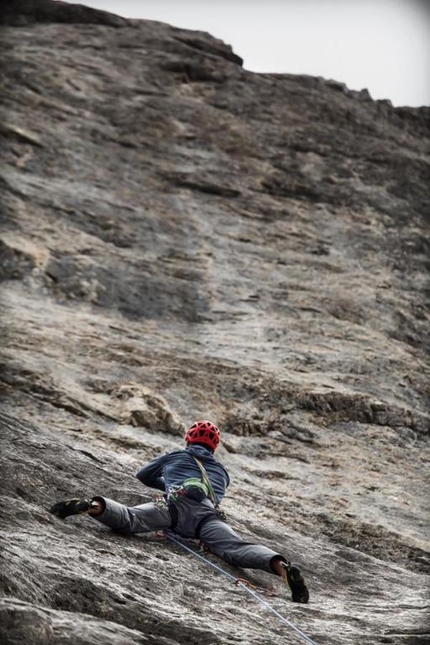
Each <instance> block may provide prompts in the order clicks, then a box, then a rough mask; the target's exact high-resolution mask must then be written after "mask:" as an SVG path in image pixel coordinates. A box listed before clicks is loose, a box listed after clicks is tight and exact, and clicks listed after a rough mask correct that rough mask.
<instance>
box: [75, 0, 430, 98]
mask: <svg viewBox="0 0 430 645" xmlns="http://www.w3.org/2000/svg"><path fill="white" fill-rule="evenodd" d="M68 1H70V0H68ZM79 4H85V5H87V6H90V7H95V8H97V9H104V10H106V11H110V12H112V13H116V14H118V15H121V16H125V17H127V18H142V19H147V20H159V21H161V22H166V23H168V24H170V25H174V26H176V27H184V28H186V29H194V30H199V31H207V32H209V33H210V34H212V35H213V36H215V37H216V38H220V39H221V40H223V41H224V42H226V43H228V44H230V45H232V47H233V50H234V52H235V53H236V54H238V55H239V56H241V57H242V58H243V59H244V68H245V69H248V70H251V71H254V72H278V73H288V74H310V75H312V76H322V77H324V78H326V79H334V80H336V81H340V82H343V83H346V85H347V86H348V87H349V88H350V89H354V90H361V89H363V88H367V89H368V90H369V92H370V94H371V95H372V98H374V99H390V100H391V101H392V102H393V105H395V106H400V105H408V106H415V107H416V106H421V105H430V0H120V1H115V0H81V2H80V3H79Z"/></svg>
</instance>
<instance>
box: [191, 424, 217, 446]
mask: <svg viewBox="0 0 430 645" xmlns="http://www.w3.org/2000/svg"><path fill="white" fill-rule="evenodd" d="M185 441H187V442H188V443H203V444H205V446H208V447H209V448H210V449H211V450H216V449H217V448H218V445H219V441H220V432H219V430H218V428H217V427H216V425H214V424H213V423H211V422H210V421H196V422H195V423H193V425H192V426H191V428H190V429H189V430H187V434H186V435H185Z"/></svg>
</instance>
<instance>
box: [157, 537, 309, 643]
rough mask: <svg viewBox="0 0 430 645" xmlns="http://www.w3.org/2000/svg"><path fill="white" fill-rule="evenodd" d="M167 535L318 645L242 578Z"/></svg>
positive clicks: (307, 640)
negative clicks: (236, 576)
mask: <svg viewBox="0 0 430 645" xmlns="http://www.w3.org/2000/svg"><path fill="white" fill-rule="evenodd" d="M165 535H166V537H167V539H168V540H170V541H171V542H174V543H175V544H178V545H179V546H180V547H182V548H183V549H185V551H188V552H189V553H192V554H193V555H195V556H196V558H199V559H200V560H202V561H203V562H205V563H206V564H209V565H210V566H211V567H213V568H214V569H216V570H217V571H219V572H220V573H222V574H223V575H225V576H227V578H230V579H231V580H234V582H235V584H236V585H237V586H238V587H243V588H244V589H245V591H247V592H248V593H249V594H251V596H253V597H254V598H256V599H257V600H258V602H259V603H261V604H262V605H263V607H266V609H269V610H270V611H271V612H272V614H275V616H277V617H278V618H279V620H280V621H281V622H282V623H284V625H287V626H288V627H290V628H291V629H293V630H294V631H295V632H296V633H297V634H298V635H299V636H300V637H301V638H302V639H303V640H304V641H306V642H307V643H309V645H318V644H317V643H316V642H315V641H314V640H312V638H310V637H309V636H307V635H306V634H305V633H304V632H302V630H301V629H299V627H296V625H294V623H292V622H291V621H290V620H288V618H285V617H284V616H282V615H281V614H280V613H279V612H278V611H276V609H274V608H273V607H272V606H271V605H269V603H268V602H267V601H266V600H264V599H263V598H261V596H259V595H258V593H257V592H256V591H254V590H253V589H250V587H248V586H247V585H246V584H244V583H243V582H242V581H241V580H240V578H235V577H234V576H232V575H231V573H228V571H224V569H223V568H222V567H220V566H219V565H217V564H215V562H211V561H210V560H208V559H207V558H205V557H204V556H203V555H201V554H200V553H197V552H196V551H194V550H193V549H190V547H188V546H187V545H186V544H184V543H183V542H181V540H178V539H177V538H175V537H173V535H172V533H171V532H170V531H165Z"/></svg>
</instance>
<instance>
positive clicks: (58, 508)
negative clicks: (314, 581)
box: [50, 421, 309, 603]
mask: <svg viewBox="0 0 430 645" xmlns="http://www.w3.org/2000/svg"><path fill="white" fill-rule="evenodd" d="M185 441H186V448H185V450H174V451H173V452H170V453H167V454H164V455H161V456H160V457H157V458H155V459H154V460H152V461H151V462H149V463H148V464H147V465H146V466H144V467H143V468H141V470H139V471H138V472H137V474H136V477H137V478H138V479H139V480H140V481H141V482H142V483H143V484H145V486H149V487H151V488H156V489H159V490H161V491H163V497H161V498H160V499H158V500H155V501H154V502H149V503H146V504H141V505H139V506H133V507H128V506H124V505H123V504H120V503H118V502H115V501H113V500H111V499H108V498H106V497H97V496H96V497H92V498H91V499H70V500H65V501H61V502H57V503H56V504H54V505H53V506H52V507H51V508H50V512H51V513H53V514H54V515H56V516H57V517H60V518H61V519H65V518H66V517H68V516H69V515H77V514H81V513H87V514H88V515H90V516H91V517H94V518H95V519H97V520H99V521H100V522H102V523H103V524H105V525H106V526H109V527H110V528H112V529H115V530H117V531H120V532H122V533H128V534H130V533H144V532H146V531H158V530H163V529H164V530H171V531H174V532H175V533H177V534H179V535H180V536H182V537H185V538H198V539H199V540H200V541H201V542H202V543H203V544H204V545H206V546H207V547H208V548H209V550H210V551H211V552H212V553H214V554H215V555H217V556H219V557H221V558H223V559H224V560H225V561H226V562H228V563H229V564H231V565H233V566H235V567H244V568H249V569H262V570H264V571H269V572H270V573H274V574H276V575H279V576H281V577H282V579H283V580H284V582H285V583H286V584H288V586H289V587H290V589H291V593H292V600H293V601H294V602H299V603H307V602H308V600H309V592H308V589H307V587H306V585H305V582H304V580H303V577H302V575H301V573H300V570H299V569H298V567H297V566H294V565H291V563H289V562H287V560H286V559H285V558H284V556H282V555H281V554H279V553H276V552H275V551H273V550H272V549H270V548H268V547H266V546H263V545H260V544H254V543H252V542H246V541H244V540H243V539H242V538H240V537H239V536H238V535H237V534H236V533H235V532H234V531H233V529H232V528H231V527H230V526H229V525H228V524H227V523H226V521H225V517H223V514H222V511H220V509H219V504H220V502H221V500H222V498H223V497H224V495H225V492H226V489H227V487H228V485H229V483H230V478H229V475H228V472H227V470H226V469H225V467H224V466H223V465H222V464H221V463H220V462H219V461H216V460H215V458H214V456H213V453H214V451H215V450H216V448H217V447H218V445H219V442H220V432H219V430H218V428H217V427H216V426H215V425H214V424H213V423H211V422H210V421H197V422H196V423H194V424H193V425H192V426H191V428H190V429H189V430H188V431H187V433H186V435H185Z"/></svg>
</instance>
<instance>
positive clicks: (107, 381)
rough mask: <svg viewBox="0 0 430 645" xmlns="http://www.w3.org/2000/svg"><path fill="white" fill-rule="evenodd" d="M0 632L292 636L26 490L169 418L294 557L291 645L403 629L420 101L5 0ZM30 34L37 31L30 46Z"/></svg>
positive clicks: (416, 603)
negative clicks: (63, 516) (192, 432)
mask: <svg viewBox="0 0 430 645" xmlns="http://www.w3.org/2000/svg"><path fill="white" fill-rule="evenodd" d="M4 6H5V10H4V12H3V15H2V19H1V22H2V26H1V35H0V47H1V76H2V95H3V101H2V106H1V117H2V118H1V123H2V125H1V127H0V142H1V150H2V161H3V163H2V167H1V171H0V187H1V214H0V280H1V283H0V288H1V292H0V299H1V314H0V315H1V337H2V339H3V343H2V347H1V357H0V360H1V364H0V393H1V396H2V412H1V413H0V437H1V439H0V440H1V443H2V445H1V454H2V469H1V479H2V483H1V491H2V492H1V494H2V504H1V509H0V531H1V534H2V542H3V552H2V554H1V558H2V563H1V570H0V575H1V578H0V588H1V590H2V596H3V598H2V600H0V616H1V618H0V622H1V627H0V638H1V641H2V643H3V642H5V643H8V644H10V645H18V644H21V643H22V644H24V643H37V644H39V643H40V644H44V643H46V644H48V643H60V644H62V643H82V644H83V643H100V645H102V644H104V643H112V644H118V645H119V644H121V645H122V644H128V643H161V644H165V645H176V644H179V643H180V644H182V643H183V644H185V643H186V644H187V645H191V644H192V643H201V642H204V643H207V644H208V645H211V644H222V645H224V644H228V643H243V644H254V645H263V644H267V645H268V644H269V643H270V644H276V645H277V644H278V643H279V644H280V643H297V642H300V638H299V637H298V635H297V634H295V633H294V632H293V631H292V630H289V629H288V628H287V627H286V626H285V625H282V624H280V623H279V621H278V620H277V618H276V617H275V616H273V615H271V614H270V613H268V611H267V610H265V609H264V608H262V607H261V606H259V605H258V604H256V602H255V600H254V599H253V598H250V597H249V596H248V595H247V594H246V593H245V592H244V590H243V589H240V588H238V589H237V588H235V587H234V586H233V585H232V583H231V582H230V581H229V580H228V579H226V578H223V577H222V576H220V575H219V574H218V573H216V572H215V571H213V570H211V569H209V568H208V567H207V566H206V565H204V564H203V563H201V562H199V561H198V560H197V559H193V558H192V556H191V555H189V554H187V553H185V552H183V551H181V550H180V549H179V548H178V547H176V546H173V545H172V544H170V543H166V542H165V541H164V540H162V539H160V538H159V537H156V536H153V535H149V536H138V537H136V536H135V537H132V538H124V537H121V536H118V535H115V534H113V533H111V532H109V531H107V530H106V529H105V528H104V527H102V526H100V525H99V524H98V523H96V522H93V521H91V520H90V519H89V518H85V517H79V518H71V519H70V520H68V521H66V522H61V521H59V520H57V519H56V518H54V517H52V516H51V515H49V513H48V512H47V508H48V507H49V505H50V504H51V503H52V501H54V500H56V499H60V498H64V497H69V496H81V495H93V494H106V495H109V496H112V497H114V498H116V499H118V500H120V501H124V502H126V503H130V504H131V503H138V502H139V501H140V500H142V499H149V498H150V497H151V495H152V492H151V491H150V490H148V489H145V488H143V487H142V486H141V485H140V484H139V483H138V482H137V480H135V479H134V473H135V471H136V470H137V468H138V467H139V466H141V465H142V464H143V463H144V462H145V461H146V460H148V459H150V458H152V457H154V456H155V455H157V454H160V452H164V451H166V450H170V449H173V448H175V447H177V446H178V445H181V438H182V435H183V430H184V428H185V427H187V426H188V425H189V424H190V423H191V422H193V421H194V420H195V419H197V418H199V417H207V418H211V419H213V420H214V421H216V422H217V423H218V424H219V425H220V427H221V428H222V430H223V439H224V441H223V445H222V447H221V448H220V450H219V457H220V459H221V461H223V462H224V463H225V464H226V466H227V467H228V468H229V470H230V471H231V474H232V479H233V484H232V487H231V492H230V494H229V496H228V498H227V499H226V502H225V510H226V511H227V512H228V514H229V517H230V518H231V523H232V526H233V527H234V528H235V529H237V530H238V531H239V532H241V533H242V534H243V535H244V536H247V537H249V538H250V539H254V540H259V541H263V542H264V543H267V544H269V545H271V546H273V547H274V548H276V549H279V550H281V551H282V552H284V553H285V554H286V555H287V556H288V557H289V558H291V559H292V560H294V561H295V562H297V563H298V564H299V565H300V566H301V567H302V568H303V571H304V573H305V575H306V578H307V580H308V581H309V586H310V589H311V594H312V595H311V600H312V602H311V603H310V604H309V606H306V607H302V606H296V605H293V604H292V603H291V602H290V601H289V598H288V594H285V592H284V590H283V589H282V587H281V585H280V583H279V582H278V580H277V579H276V578H274V577H272V576H269V575H267V574H264V573H255V572H254V573H253V572H249V571H246V572H236V571H234V570H233V569H231V568H229V567H226V570H227V571H229V572H230V573H232V574H233V575H246V576H247V577H248V578H249V579H250V580H252V581H253V582H256V583H257V584H263V585H266V586H270V587H273V589H274V591H275V592H276V594H277V595H275V596H273V597H271V598H270V599H269V601H270V603H271V604H272V605H273V607H275V608H276V610H277V611H279V612H280V613H281V614H282V615H284V616H286V617H287V618H289V619H290V620H292V621H293V622H294V623H296V624H297V625H299V626H300V627H301V628H302V629H303V630H304V631H305V632H306V633H307V634H309V635H310V636H311V637H312V638H313V639H315V641H316V642H317V643H320V644H322V643H330V644H334V645H341V644H348V645H349V644H355V643H366V644H370V645H376V644H377V643H378V644H380V643H396V644H400V645H421V644H423V643H425V642H427V641H428V639H429V637H430V636H429V633H430V632H429V569H430V566H429V561H430V558H429V524H428V517H429V513H428V511H429V508H428V499H429V492H430V491H429V484H428V464H429V442H428V431H429V409H428V398H429V389H428V383H429V371H430V370H429V363H428V350H429V311H428V293H429V291H428V266H429V265H428V257H429V253H428V250H429V248H428V247H429V243H428V239H429V238H428V232H429V219H428V216H429V210H430V208H429V207H430V196H429V185H430V182H429V179H430V172H429V168H430V165H429V142H430V137H429V129H430V128H429V123H430V119H429V116H430V110H429V109H428V108H420V109H412V108H393V107H392V106H391V105H390V103H389V102H388V101H372V99H371V98H370V97H369V95H368V93H367V92H366V91H363V92H353V91H349V90H348V89H347V88H346V87H345V86H344V85H343V84H341V83H337V82H334V81H326V80H324V79H320V78H312V77H305V76H292V75H288V74H284V75H279V74H276V75H275V74H253V73H250V72H247V71H245V70H243V68H242V66H241V59H240V57H239V56H237V55H236V54H235V53H233V52H232V50H231V48H230V47H229V46H228V45H225V44H224V43H222V42H221V41H219V40H217V39H215V38H213V37H212V36H209V35H208V34H204V33H200V32H188V31H185V30H180V29H176V28H173V27H169V26H168V25H164V24H161V23H156V22H146V21H132V20H124V19H121V18H118V17H116V16H111V15H110V14H106V13H103V12H97V11H94V10H91V9H88V8H83V7H73V6H70V5H63V4H61V3H56V2H48V1H43V2H42V1H41V2H22V1H21V2H13V3H12V2H5V3H4ZM53 43H55V46H53Z"/></svg>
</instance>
